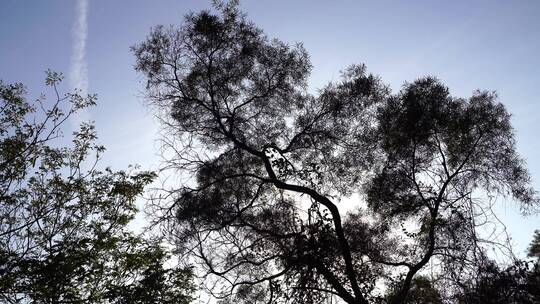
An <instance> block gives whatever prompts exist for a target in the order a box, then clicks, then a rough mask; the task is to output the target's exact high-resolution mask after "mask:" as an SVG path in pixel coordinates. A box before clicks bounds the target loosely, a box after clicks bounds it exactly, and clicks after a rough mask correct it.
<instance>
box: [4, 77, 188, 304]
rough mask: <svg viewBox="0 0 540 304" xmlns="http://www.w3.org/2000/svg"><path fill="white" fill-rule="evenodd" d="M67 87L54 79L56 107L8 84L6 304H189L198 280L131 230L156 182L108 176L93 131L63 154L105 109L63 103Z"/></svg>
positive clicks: (76, 100) (71, 98) (77, 98)
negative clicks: (67, 128) (79, 116)
mask: <svg viewBox="0 0 540 304" xmlns="http://www.w3.org/2000/svg"><path fill="white" fill-rule="evenodd" d="M61 79H62V75H60V74H58V73H54V72H48V73H47V78H46V84H47V85H48V86H50V87H51V88H52V90H53V91H54V94H55V98H56V99H55V101H54V102H52V103H51V102H47V100H46V99H45V96H41V97H40V98H39V99H38V100H37V102H36V104H35V105H34V104H31V103H29V102H27V101H26V99H25V96H24V95H25V90H24V87H23V86H22V85H21V84H12V85H11V84H4V83H2V82H0V111H1V112H0V302H2V303H187V302H189V299H190V297H189V293H190V291H191V289H192V287H191V286H192V285H191V283H190V278H191V276H190V272H189V270H183V269H177V268H166V267H165V266H164V263H165V262H166V261H167V260H168V255H169V254H168V253H167V251H166V250H165V249H164V248H163V247H161V245H160V241H159V240H157V239H156V240H152V239H145V238H142V237H140V236H137V235H135V234H134V233H132V232H130V230H129V229H128V228H127V224H128V223H129V222H130V221H131V219H133V217H134V216H135V213H136V211H137V210H136V208H135V199H136V198H137V197H138V196H139V195H140V194H141V193H142V191H143V188H144V186H146V185H147V184H148V183H150V182H151V181H152V179H153V178H154V173H152V172H144V171H141V172H135V171H133V170H132V171H130V172H125V171H118V172H113V171H112V170H110V169H105V170H103V171H100V170H99V169H98V167H97V166H96V164H97V161H98V160H99V158H100V155H101V153H102V152H103V151H104V148H103V147H102V146H99V145H96V144H95V143H94V142H95V139H96V134H95V131H94V127H93V126H92V125H90V124H82V125H81V127H80V130H79V131H77V132H75V133H74V135H73V146H72V147H69V148H68V147H57V146H58V144H56V145H54V143H55V141H54V140H55V139H57V138H59V137H61V135H62V134H61V127H62V124H63V123H65V122H66V121H67V120H68V119H69V118H70V117H71V116H72V115H73V114H74V113H76V112H77V111H79V110H81V109H83V108H86V107H88V106H91V105H93V104H94V103H95V100H96V97H95V95H90V96H86V97H83V96H81V95H79V94H78V93H77V92H75V93H72V94H66V95H63V96H62V95H60V94H59V92H58V90H57V85H58V83H59V82H60V81H61ZM92 155H93V156H92ZM92 157H93V159H92ZM89 158H90V159H89Z"/></svg>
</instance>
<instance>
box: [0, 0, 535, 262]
mask: <svg viewBox="0 0 540 304" xmlns="http://www.w3.org/2000/svg"><path fill="white" fill-rule="evenodd" d="M210 7H211V6H210V1H202V0H199V1H187V0H185V1H179V0H177V1H173V0H152V1H142V0H129V1H128V0H124V1H120V0H115V1H107V0H70V1H68V0H48V1H37V0H36V1H21V0H4V1H2V4H1V6H0V79H2V80H4V81H5V82H14V81H19V82H23V83H24V84H25V85H26V86H27V87H28V91H29V93H30V94H29V97H31V98H34V97H37V95H38V94H39V93H40V92H43V91H44V86H43V85H42V83H43V77H44V73H43V71H45V70H46V69H48V68H50V69H52V70H55V71H59V72H64V74H65V75H66V76H67V77H66V82H65V83H64V91H65V92H67V91H69V90H70V87H72V86H78V87H87V88H88V92H91V93H97V94H98V97H99V100H98V106H97V107H96V108H95V109H93V110H91V111H89V112H88V113H86V114H85V115H84V118H89V119H92V120H95V121H96V125H97V130H98V132H99V134H100V142H101V143H103V144H104V145H106V146H107V148H108V152H107V154H106V157H105V159H104V164H105V165H111V166H113V167H114V168H118V169H119V168H124V167H125V166H127V164H135V163H138V164H141V165H142V166H143V167H144V168H156V166H157V162H158V158H157V157H156V144H155V139H156V138H157V137H156V134H155V133H156V131H157V125H156V123H155V121H154V120H153V119H152V115H151V113H150V111H149V110H148V108H146V107H145V106H144V101H143V99H142V97H141V96H142V95H143V85H142V80H143V79H142V78H141V76H140V75H137V74H136V73H135V71H134V70H133V64H134V57H133V55H132V54H131V52H130V51H129V47H130V46H132V45H133V44H135V43H138V42H141V41H142V40H143V39H144V38H145V37H146V35H147V34H148V32H149V29H150V27H151V26H153V25H157V24H179V23H180V22H181V20H182V16H183V15H184V14H186V13H187V12H189V11H193V10H200V9H202V8H210ZM241 7H242V8H243V10H245V11H246V12H247V13H248V17H249V19H251V20H252V21H254V22H255V23H256V24H257V25H259V26H260V27H262V28H263V29H264V30H265V32H266V33H267V34H268V36H270V37H275V38H278V39H280V40H283V41H286V42H291V43H294V42H302V43H303V44H304V46H305V48H306V49H307V50H308V52H309V53H310V54H311V59H312V63H313V66H314V69H313V74H312V78H311V84H310V85H311V89H312V90H316V89H317V88H320V87H322V86H323V85H325V84H326V83H327V82H328V81H332V80H337V79H338V78H339V71H340V70H341V69H343V68H344V67H346V66H347V65H349V64H352V63H365V64H366V65H367V67H368V70H369V71H370V72H372V73H375V74H378V75H380V76H381V77H382V79H383V80H384V81H386V82H387V83H389V84H390V85H391V87H392V88H393V89H394V91H395V90H398V89H399V88H400V86H401V85H402V84H403V82H404V81H413V80H414V79H416V78H418V77H420V76H424V75H434V76H437V77H439V78H440V79H442V80H443V81H444V83H446V84H447V85H448V86H449V88H450V90H451V93H452V94H453V95H454V96H460V97H467V96H470V94H471V92H472V91H473V90H475V89H477V88H479V89H487V90H496V91H497V92H498V94H499V97H500V101H502V102H503V103H504V104H505V105H506V107H507V108H508V110H509V111H510V112H511V113H512V114H513V121H512V122H513V125H514V127H515V130H516V135H517V136H516V137H517V141H518V149H519V152H520V153H521V155H522V156H523V157H524V158H525V159H526V161H527V163H528V165H529V168H530V171H531V173H532V176H533V180H534V183H535V185H536V188H537V189H540V152H539V151H540V140H539V136H538V135H537V133H538V132H539V130H540V127H538V124H539V122H540V96H539V94H538V90H539V88H540V73H539V72H538V71H539V68H540V56H539V55H540V1H536V0H529V1H526V0H521V1H502V0H501V1H494V0H490V1H468V0H463V1H447V0H440V1H439V0H425V1H397V0H396V1H385V0H378V1H375V0H373V1H353V0H350V1H313V0H302V1H299V0H297V1H287V0H279V1H277V0H273V1H260V0H249V1H248V0H245V1H242V3H241ZM502 201H503V203H504V205H505V206H506V207H505V208H502V209H500V210H499V211H500V213H501V217H502V218H503V220H505V221H506V223H507V224H508V225H507V226H508V229H509V230H510V232H511V234H512V237H513V239H514V243H515V245H516V249H517V250H516V251H517V253H523V252H524V250H525V248H526V246H527V244H528V242H529V241H530V239H531V237H532V234H533V231H534V229H540V217H538V216H536V217H528V218H522V217H520V216H519V215H518V213H517V212H516V208H514V206H513V205H512V204H511V202H504V200H502Z"/></svg>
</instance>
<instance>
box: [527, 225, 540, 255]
mask: <svg viewBox="0 0 540 304" xmlns="http://www.w3.org/2000/svg"><path fill="white" fill-rule="evenodd" d="M528 251H529V252H528V253H527V255H528V256H529V257H531V258H533V257H534V258H537V259H538V260H540V230H535V231H534V236H533V240H532V241H531V244H530V245H529V250H528Z"/></svg>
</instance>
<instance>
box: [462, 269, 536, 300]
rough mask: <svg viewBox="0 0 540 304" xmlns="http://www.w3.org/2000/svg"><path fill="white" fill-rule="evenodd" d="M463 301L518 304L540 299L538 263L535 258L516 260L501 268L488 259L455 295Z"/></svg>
mask: <svg viewBox="0 0 540 304" xmlns="http://www.w3.org/2000/svg"><path fill="white" fill-rule="evenodd" d="M458 302H459V303H462V304H476V303H486V304H492V303H493V304H495V303H520V304H528V303H530V304H533V303H539V302H540V264H538V261H537V262H535V263H533V262H523V261H516V262H515V263H514V264H513V265H511V266H509V267H507V268H505V269H500V267H498V266H497V265H496V264H495V263H493V262H491V261H488V262H486V263H485V264H483V265H481V267H479V269H478V270H477V275H476V277H475V278H474V280H473V281H469V282H467V284H466V285H465V288H464V290H463V292H462V294H460V295H459V296H458Z"/></svg>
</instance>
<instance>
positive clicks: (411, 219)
mask: <svg viewBox="0 0 540 304" xmlns="http://www.w3.org/2000/svg"><path fill="white" fill-rule="evenodd" d="M216 8H217V10H218V11H219V13H218V14H214V13H212V12H209V11H202V12H200V13H192V14H189V15H188V16H187V17H186V18H185V20H184V23H183V24H182V26H180V27H178V28H176V27H163V26H158V27H155V28H154V29H153V30H152V31H151V33H150V35H149V37H148V38H147V40H146V41H144V42H142V43H141V44H139V45H136V46H135V47H133V51H134V53H135V56H136V58H137V64H136V69H137V70H138V71H140V72H141V73H143V74H144V75H145V76H146V79H147V92H148V97H149V99H150V100H151V101H152V102H153V103H154V104H155V105H156V106H157V108H158V109H159V110H160V111H162V112H164V113H165V115H164V116H163V122H164V124H165V128H166V130H167V131H168V132H169V133H167V135H168V136H166V137H165V138H164V139H163V140H164V145H165V147H166V148H169V149H167V152H166V154H165V155H166V156H168V157H169V160H170V161H169V163H168V164H167V166H168V167H169V168H172V169H174V170H177V172H180V175H181V179H182V181H183V183H182V185H181V186H180V187H179V188H176V189H172V190H170V191H169V192H168V195H166V196H165V197H166V199H157V200H156V201H155V203H156V204H155V208H156V210H155V211H156V213H155V214H156V215H157V217H156V221H157V222H158V223H160V224H162V227H164V228H165V232H166V233H167V235H168V236H169V237H170V238H171V239H173V240H174V241H175V242H176V244H178V246H179V247H182V248H183V249H185V250H186V251H187V252H189V253H190V254H192V256H193V257H195V258H196V259H195V260H197V261H199V263H200V266H201V267H202V268H203V269H205V270H206V274H207V275H206V276H205V277H204V278H205V280H206V283H207V284H208V286H210V288H209V289H210V291H211V292H212V293H213V294H214V295H215V296H216V297H218V298H220V299H222V300H223V301H224V302H225V303H229V302H238V301H240V302H242V303H258V302H264V301H266V302H269V303H270V302H272V303H274V302H275V303H322V302H325V301H331V300H332V299H334V298H341V300H343V301H345V302H347V303H371V302H380V301H389V302H392V303H403V302H406V301H407V299H410V298H411V296H412V295H414V294H415V290H416V289H415V288H420V287H421V286H424V287H426V288H427V289H430V288H433V289H436V288H437V287H441V286H444V292H442V293H438V292H435V291H429V292H426V294H431V297H432V298H437V299H442V298H445V297H446V298H452V297H454V296H455V295H457V294H459V293H460V292H461V291H462V289H463V284H464V282H465V281H467V280H469V278H470V277H471V276H472V275H473V274H474V272H475V271H476V270H477V269H478V265H479V263H480V262H481V260H483V259H480V258H479V257H481V256H484V255H483V253H484V251H485V249H486V248H487V247H489V246H491V245H492V244H493V243H494V242H493V240H485V239H484V238H483V237H482V234H480V233H479V231H478V226H480V225H484V224H486V222H487V221H489V211H490V210H491V209H490V206H491V201H490V200H489V197H491V196H496V195H504V196H507V197H512V198H513V199H514V200H516V201H517V202H518V203H520V206H521V207H522V208H523V210H524V211H527V212H534V210H535V208H537V207H538V198H537V196H536V192H535V191H534V190H533V189H532V188H531V184H530V178H529V174H528V172H527V170H526V168H525V166H524V164H523V161H522V160H521V158H520V157H519V156H518V154H517V153H516V149H515V140H514V135H513V130H512V127H511V124H510V115H509V114H508V112H507V111H506V109H505V108H504V106H503V105H502V104H501V103H499V102H498V101H497V99H496V95H495V94H494V93H491V92H485V91H477V92H474V94H473V95H472V96H471V97H470V98H467V99H465V98H456V97H454V96H451V95H450V93H449V90H448V88H447V87H446V86H444V84H443V83H442V82H441V81H439V80H437V79H436V78H433V77H424V78H420V79H418V80H416V81H413V82H411V83H406V84H405V85H404V86H403V87H402V89H401V90H400V91H399V92H396V93H393V92H391V91H390V89H389V88H388V86H387V85H385V84H384V83H383V82H382V81H381V80H380V78H379V77H377V76H374V75H372V74H369V73H368V72H367V70H366V67H365V66H364V65H353V66H351V67H349V68H347V69H346V70H345V71H344V72H343V74H342V78H341V80H340V81H338V82H335V83H330V84H328V85H327V86H326V87H324V88H322V89H321V90H320V91H319V92H318V94H311V93H310V92H309V91H308V90H307V80H308V77H309V74H310V70H311V64H310V62H309V57H308V54H307V52H306V50H305V49H304V48H303V47H302V45H301V44H296V45H289V44H287V43H284V42H281V41H278V40H276V39H270V38H268V37H267V36H266V35H265V34H264V33H263V31H262V30H261V29H259V28H257V27H256V26H255V25H254V24H253V23H251V22H249V21H247V20H246V17H245V15H243V14H242V13H241V12H240V11H239V10H238V8H237V6H236V5H235V3H234V2H231V3H229V4H223V3H218V4H217V5H216ZM161 197H163V196H161ZM158 198H159V197H158ZM484 241H486V242H484ZM427 270H432V271H430V273H431V274H432V275H433V276H434V277H433V278H432V280H427V281H426V280H425V279H423V278H425V277H422V276H421V274H422V273H427ZM389 288H391V289H392V292H393V295H392V296H391V297H386V296H385V295H384V293H385V290H389Z"/></svg>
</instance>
